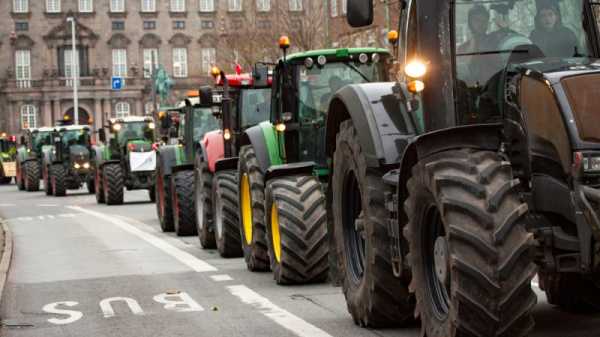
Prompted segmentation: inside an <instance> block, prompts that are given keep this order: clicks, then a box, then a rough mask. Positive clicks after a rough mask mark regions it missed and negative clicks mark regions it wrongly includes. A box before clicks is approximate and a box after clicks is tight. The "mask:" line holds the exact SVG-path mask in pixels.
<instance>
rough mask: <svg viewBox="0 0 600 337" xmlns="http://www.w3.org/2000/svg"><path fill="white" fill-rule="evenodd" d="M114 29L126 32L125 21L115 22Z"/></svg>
mask: <svg viewBox="0 0 600 337" xmlns="http://www.w3.org/2000/svg"><path fill="white" fill-rule="evenodd" d="M112 29H113V30H125V21H113V22H112Z"/></svg>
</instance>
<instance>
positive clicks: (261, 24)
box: [256, 20, 271, 29]
mask: <svg viewBox="0 0 600 337" xmlns="http://www.w3.org/2000/svg"><path fill="white" fill-rule="evenodd" d="M256 27H258V29H269V28H271V21H269V20H260V21H256Z"/></svg>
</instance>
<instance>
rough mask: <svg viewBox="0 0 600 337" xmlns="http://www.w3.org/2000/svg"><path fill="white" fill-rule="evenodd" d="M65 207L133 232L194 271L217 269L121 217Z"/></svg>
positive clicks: (74, 207) (76, 207)
mask: <svg viewBox="0 0 600 337" xmlns="http://www.w3.org/2000/svg"><path fill="white" fill-rule="evenodd" d="M67 208H69V209H72V210H74V211H79V212H82V213H86V214H89V215H91V216H94V217H96V218H100V219H103V220H105V221H107V222H110V223H111V224H113V225H115V226H117V227H119V228H121V229H123V230H124V231H126V232H129V233H130V234H133V235H135V236H137V237H138V238H140V239H142V240H144V241H146V242H148V243H149V244H151V245H153V246H154V247H156V248H158V249H160V250H162V251H163V252H165V253H167V254H168V255H171V256H172V257H174V258H175V259H177V260H179V262H181V263H183V264H185V265H186V266H188V267H190V268H191V269H192V270H194V271H196V272H199V273H203V272H210V271H217V268H215V267H214V266H212V265H210V264H208V263H207V262H205V261H203V260H200V259H199V258H197V257H195V256H194V255H192V254H190V253H187V252H185V251H183V250H181V249H179V248H176V247H175V246H172V245H171V244H169V243H168V242H166V241H165V240H163V239H160V238H158V237H156V236H154V235H152V234H149V233H147V232H144V231H142V230H140V229H138V228H137V227H135V226H133V225H130V224H129V223H127V222H126V221H123V220H121V219H118V218H115V217H112V216H109V215H106V214H102V213H99V212H95V211H91V210H88V209H84V208H81V207H78V206H67Z"/></svg>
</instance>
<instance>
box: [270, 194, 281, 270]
mask: <svg viewBox="0 0 600 337" xmlns="http://www.w3.org/2000/svg"><path fill="white" fill-rule="evenodd" d="M271 233H272V236H273V253H275V260H277V263H281V236H280V234H279V212H278V211H277V204H276V203H275V202H273V206H271Z"/></svg>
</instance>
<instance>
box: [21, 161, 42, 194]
mask: <svg viewBox="0 0 600 337" xmlns="http://www.w3.org/2000/svg"><path fill="white" fill-rule="evenodd" d="M25 188H26V189H27V191H29V192H36V191H39V190H40V163H39V162H38V161H37V160H30V161H28V162H26V163H25Z"/></svg>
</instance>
